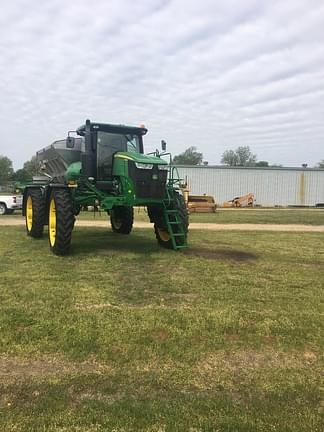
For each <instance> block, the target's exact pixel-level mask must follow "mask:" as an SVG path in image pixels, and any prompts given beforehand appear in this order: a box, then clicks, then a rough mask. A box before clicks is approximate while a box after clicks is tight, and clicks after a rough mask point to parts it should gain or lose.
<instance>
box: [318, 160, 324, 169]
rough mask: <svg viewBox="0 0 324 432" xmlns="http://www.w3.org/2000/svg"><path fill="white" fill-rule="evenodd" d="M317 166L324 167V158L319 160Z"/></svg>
mask: <svg viewBox="0 0 324 432" xmlns="http://www.w3.org/2000/svg"><path fill="white" fill-rule="evenodd" d="M317 166H318V168H324V159H323V160H321V162H319V163H318V165H317Z"/></svg>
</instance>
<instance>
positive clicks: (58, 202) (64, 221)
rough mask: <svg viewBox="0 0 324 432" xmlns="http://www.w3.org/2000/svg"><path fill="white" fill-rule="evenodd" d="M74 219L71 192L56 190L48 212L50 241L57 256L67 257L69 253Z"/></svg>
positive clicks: (52, 195)
mask: <svg viewBox="0 0 324 432" xmlns="http://www.w3.org/2000/svg"><path fill="white" fill-rule="evenodd" d="M74 219H75V218H74V211H73V205H72V200H71V195H70V192H69V191H68V190H66V189H57V190H55V189H54V190H53V192H52V194H51V198H50V202H49V210H48V240H49V244H50V248H51V251H52V252H53V253H54V254H55V255H66V254H67V253H68V252H69V250H70V245H71V237H72V231H73V226H74Z"/></svg>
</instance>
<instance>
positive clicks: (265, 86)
mask: <svg viewBox="0 0 324 432" xmlns="http://www.w3.org/2000/svg"><path fill="white" fill-rule="evenodd" d="M323 23H324V3H323V1H322V0H314V1H312V0H303V1H298V0H286V1H285V2H283V1H278V2H276V1H271V2H270V1H260V0H255V1H253V0H251V1H247V0H241V1H231V0H227V1H226V2H225V1H216V0H213V1H209V0H201V1H199V2H198V1H191V0H186V1H184V0H169V1H168V0H143V1H141V0H138V1H134V0H132V1H126V0H124V1H121V0H119V1H113V0H107V1H103V0H100V1H99V0H96V1H93V2H89V1H88V0H74V1H70V2H67V1H64V0H48V1H46V2H44V1H35V0H28V1H24V0H12V1H3V2H1V15H0V54H1V55H0V74H1V75H0V76H1V81H0V90H1V93H0V94H1V103H0V120H1V140H0V154H4V155H7V156H8V157H10V158H11V159H12V160H13V162H14V165H15V168H19V167H21V166H22V164H23V162H24V161H26V160H27V159H30V158H31V156H32V155H33V154H34V153H35V152H36V150H38V149H40V148H42V147H44V146H46V145H48V144H50V143H51V142H52V141H54V140H55V139H58V138H63V137H65V135H66V132H67V131H68V130H71V129H75V128H76V127H78V126H79V125H80V124H82V123H83V122H84V121H85V119H86V118H90V119H92V120H94V121H101V122H107V123H125V124H135V125H138V124H140V123H144V124H145V125H146V126H147V127H148V129H149V133H148V135H147V137H146V149H147V150H152V149H155V148H156V147H159V142H160V140H161V139H162V138H163V139H165V140H166V141H167V143H168V149H169V150H170V151H171V152H172V153H173V154H177V153H179V152H182V151H183V150H185V149H186V148H187V147H189V146H192V145H194V146H197V147H198V149H199V150H200V151H202V152H203V154H204V158H205V160H208V161H209V163H210V164H217V163H219V162H220V158H221V155H222V153H223V152H224V150H226V149H231V148H236V147H237V146H239V145H249V146H250V147H251V149H252V150H253V152H254V153H257V155H258V159H261V160H268V161H270V162H271V163H282V164H285V165H288V166H293V165H300V164H301V163H303V162H307V163H309V164H310V165H314V164H316V163H317V162H319V160H321V159H324V148H323V143H324V123H323V120H324V25H323Z"/></svg>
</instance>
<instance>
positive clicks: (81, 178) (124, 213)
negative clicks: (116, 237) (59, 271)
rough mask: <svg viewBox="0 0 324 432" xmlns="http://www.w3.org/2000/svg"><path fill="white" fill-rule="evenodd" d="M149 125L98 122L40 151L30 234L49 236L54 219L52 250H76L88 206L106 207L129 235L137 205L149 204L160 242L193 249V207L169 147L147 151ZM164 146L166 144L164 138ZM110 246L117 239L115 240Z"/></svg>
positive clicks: (29, 198)
mask: <svg viewBox="0 0 324 432" xmlns="http://www.w3.org/2000/svg"><path fill="white" fill-rule="evenodd" d="M146 132H147V129H146V128H145V127H132V126H123V125H113V124H103V123H93V122H90V120H87V121H86V122H85V124H84V125H82V126H80V127H79V128H78V129H77V130H76V131H75V135H76V136H72V135H71V132H69V136H68V137H67V138H66V139H64V140H60V141H55V142H54V143H53V144H51V145H50V146H48V147H45V148H44V149H42V150H40V151H38V152H37V160H38V162H39V166H40V173H41V175H40V176H39V177H34V179H33V182H32V183H30V184H27V185H26V188H25V190H24V198H23V214H24V216H25V219H26V230H27V234H28V235H29V236H31V237H34V238H39V237H42V235H43V230H44V226H45V225H48V239H49V245H50V248H51V250H52V252H53V253H54V254H56V255H66V254H67V253H68V252H69V249H70V244H71V237H72V231H73V227H74V221H75V216H76V215H78V213H79V212H80V210H81V209H82V208H83V207H85V206H97V207H98V206H100V209H101V210H103V211H106V212H107V213H108V215H109V216H110V222H111V227H112V230H113V231H114V232H116V233H119V234H129V233H130V232H131V230H132V226H133V219H134V210H133V208H134V206H144V207H146V208H147V212H148V216H149V218H150V221H151V223H153V224H154V230H155V235H156V239H157V241H158V243H159V244H160V245H161V246H163V247H165V248H169V249H175V250H177V249H182V248H185V247H187V232H188V213H187V210H186V205H185V202H184V199H183V196H182V194H181V190H180V186H181V185H180V179H179V176H177V175H176V169H175V168H174V167H172V166H171V165H170V164H169V163H168V162H167V161H166V160H165V158H163V157H165V156H167V155H168V153H160V152H159V151H156V152H154V153H152V154H148V155H144V148H143V136H144V135H145V134H146ZM162 146H163V147H162V150H163V151H165V143H164V142H163V141H162ZM107 247H109V245H107Z"/></svg>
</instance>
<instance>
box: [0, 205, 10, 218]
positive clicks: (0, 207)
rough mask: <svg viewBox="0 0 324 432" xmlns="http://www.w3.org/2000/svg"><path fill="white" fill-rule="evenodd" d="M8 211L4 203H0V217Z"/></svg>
mask: <svg viewBox="0 0 324 432" xmlns="http://www.w3.org/2000/svg"><path fill="white" fill-rule="evenodd" d="M7 212H8V209H7V206H6V204H5V203H3V202H1V203H0V216H3V215H5V214H7Z"/></svg>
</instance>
